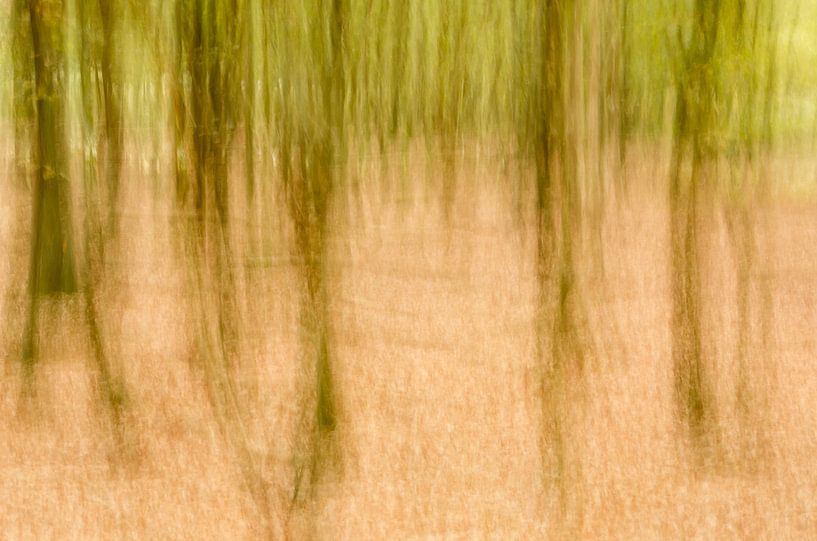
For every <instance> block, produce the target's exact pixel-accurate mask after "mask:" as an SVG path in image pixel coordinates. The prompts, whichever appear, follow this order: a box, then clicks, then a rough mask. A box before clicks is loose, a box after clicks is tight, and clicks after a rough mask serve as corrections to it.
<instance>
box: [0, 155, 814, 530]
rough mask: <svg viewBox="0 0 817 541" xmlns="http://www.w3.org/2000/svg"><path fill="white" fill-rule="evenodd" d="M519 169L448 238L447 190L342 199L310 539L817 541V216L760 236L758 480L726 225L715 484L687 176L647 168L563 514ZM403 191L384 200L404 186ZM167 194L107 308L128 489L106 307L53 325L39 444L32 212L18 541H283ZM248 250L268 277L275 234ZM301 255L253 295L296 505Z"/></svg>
mask: <svg viewBox="0 0 817 541" xmlns="http://www.w3.org/2000/svg"><path fill="white" fill-rule="evenodd" d="M491 161H492V160H491V159H490V158H488V157H483V158H481V159H480V160H477V161H474V160H471V161H468V162H467V163H464V164H461V165H460V166H459V167H458V169H457V171H458V177H459V180H460V181H461V189H460V191H459V197H457V199H456V201H455V203H454V205H453V207H452V212H451V219H450V220H448V221H446V220H445V219H444V217H443V212H442V209H441V205H440V204H439V200H438V198H437V197H436V196H435V195H434V194H429V193H427V192H424V191H422V190H420V189H416V190H414V191H408V192H399V191H395V190H392V191H387V190H383V189H380V188H376V184H375V183H372V184H371V185H367V187H366V188H365V189H364V190H363V191H362V193H363V194H364V195H363V196H362V198H361V199H360V200H359V201H358V202H357V203H356V204H354V205H347V204H345V203H344V202H345V201H352V200H353V198H352V197H351V196H349V195H348V193H347V192H346V191H343V192H341V195H340V196H339V198H338V202H337V203H336V206H337V208H338V217H336V219H335V220H334V222H333V223H334V224H335V226H334V227H333V239H332V248H331V254H332V258H331V259H332V263H331V269H332V272H331V278H330V283H331V287H330V290H331V292H332V298H331V314H332V324H333V330H334V343H335V348H336V349H335V354H336V359H335V369H336V377H337V385H338V390H339V400H340V405H339V409H340V419H339V425H338V430H337V440H336V444H337V449H338V456H339V459H338V463H337V464H335V465H334V467H333V468H332V471H331V472H330V473H329V474H328V475H326V476H325V477H323V478H322V482H321V483H320V484H319V486H318V487H317V488H316V490H315V492H314V494H313V496H312V498H310V499H309V501H308V502H307V503H305V504H303V505H301V506H300V507H298V508H297V509H296V510H295V511H294V512H293V515H292V516H293V517H294V518H293V519H292V520H291V530H290V534H291V536H292V538H294V539H304V538H318V539H544V538H551V537H556V538H602V539H611V538H612V539H656V538H668V539H688V538H709V539H769V538H775V539H809V538H814V537H815V536H817V515H815V512H817V509H816V507H817V462H815V461H814V460H813V457H814V456H815V455H816V454H817V418H815V416H814V411H815V406H817V371H815V367H814V364H813V359H814V355H815V352H817V339H815V338H814V337H815V333H814V332H813V329H814V328H815V325H817V309H815V306H817V288H815V282H814V272H815V269H817V207H815V206H814V205H812V204H808V203H801V204H794V203H793V202H792V201H791V200H787V201H785V202H781V203H779V204H777V205H775V206H772V207H771V208H769V209H766V210H763V211H757V212H756V213H755V215H754V219H755V220H756V223H757V224H759V225H758V229H759V237H758V238H759V246H761V249H760V250H759V251H758V258H757V261H756V264H755V266H754V267H753V268H754V269H755V270H754V273H755V275H756V276H763V277H764V278H765V279H766V283H767V284H768V287H769V291H770V298H771V300H772V304H771V308H772V309H771V320H772V321H773V323H774V325H773V329H772V331H771V333H770V335H769V343H768V344H767V346H766V347H765V349H762V348H761V346H760V345H758V344H756V343H754V342H753V346H752V348H753V349H752V355H751V358H752V359H753V363H754V364H753V365H752V368H751V369H750V371H751V376H752V380H753V385H752V389H753V390H754V391H756V394H757V395H758V396H763V397H764V400H765V401H764V402H763V404H764V406H763V408H758V409H762V411H758V412H756V414H755V417H753V419H754V421H753V423H756V425H757V426H758V427H760V428H759V429H758V430H759V431H761V432H762V435H763V438H764V441H765V442H767V443H766V445H765V446H763V447H762V448H760V451H758V452H755V453H753V454H749V455H743V454H741V453H740V452H739V449H740V442H741V441H742V440H741V436H740V434H741V432H740V427H739V422H740V420H739V419H738V416H737V413H736V406H735V354H734V350H735V340H736V338H735V336H736V330H735V325H736V323H735V309H734V306H735V300H734V291H735V284H734V276H733V275H734V261H733V252H732V248H731V244H730V242H729V238H728V236H727V234H726V232H725V231H726V230H725V228H724V227H723V226H722V224H721V225H718V224H719V222H718V221H717V220H715V221H713V224H715V225H713V228H712V235H711V239H710V243H711V244H710V248H711V251H710V252H709V253H710V254H711V257H710V258H709V264H708V267H707V269H708V270H707V276H709V277H710V278H709V281H708V284H709V285H708V287H707V290H706V291H707V305H706V306H707V318H708V319H707V325H706V329H707V333H708V334H707V336H708V337H709V338H710V340H709V344H710V346H709V349H707V355H708V358H709V359H710V362H711V364H712V366H713V368H714V370H715V372H716V373H717V377H716V378H715V379H716V390H717V400H718V412H719V417H718V419H719V420H718V423H719V424H718V426H719V431H720V433H721V440H722V446H721V450H720V451H719V453H718V454H717V456H716V457H715V458H714V459H713V460H712V461H711V463H710V464H709V465H707V466H705V467H694V463H695V461H694V460H693V458H691V453H690V451H689V449H688V446H687V445H686V443H685V440H684V439H683V438H682V437H681V436H680V432H679V430H678V428H677V425H676V423H675V420H674V416H673V404H672V394H671V388H672V379H671V377H672V367H671V364H670V328H669V322H670V314H669V308H670V302H669V301H670V299H669V275H668V270H669V269H668V257H667V256H668V234H667V223H668V220H667V210H666V204H665V203H666V197H665V195H664V193H663V192H662V191H661V190H660V189H659V188H656V187H655V186H660V182H659V181H655V182H652V181H651V179H652V178H653V177H659V176H661V171H660V169H659V168H657V167H655V166H652V165H649V164H648V162H645V163H647V165H640V166H636V165H634V166H633V170H632V173H631V174H632V175H633V176H634V177H636V178H640V179H642V180H643V182H641V183H640V185H639V186H638V187H637V189H635V190H633V193H631V196H630V198H629V200H627V201H620V202H614V201H611V202H610V204H609V208H608V211H607V213H606V217H605V221H604V224H603V227H602V228H601V230H600V231H601V233H600V235H601V236H600V238H601V239H602V244H603V247H604V248H603V260H604V271H603V272H599V271H597V270H593V269H597V268H598V267H597V266H596V267H594V266H593V265H591V263H590V262H591V261H593V260H594V259H593V257H592V256H591V254H590V253H589V250H588V254H587V256H586V257H585V258H584V259H583V260H582V261H583V263H582V269H583V272H582V284H583V291H584V299H585V303H586V306H587V310H588V314H589V327H590V329H591V331H592V334H593V337H594V344H595V347H594V354H593V355H591V358H590V360H589V363H588V369H587V370H586V372H585V373H584V376H583V378H582V380H581V383H580V384H579V385H578V387H579V389H578V390H577V391H576V392H575V393H574V395H575V396H573V395H571V400H569V403H566V404H564V405H563V411H564V419H565V421H564V426H565V431H566V434H567V438H566V456H567V460H568V464H569V468H570V472H571V474H570V476H569V477H568V478H567V481H565V494H567V498H566V500H565V503H564V505H559V504H557V503H556V502H557V498H556V496H557V494H558V493H559V491H558V490H557V489H556V487H555V484H554V481H553V474H552V472H548V471H546V468H544V467H543V462H542V458H541V456H540V454H541V452H540V448H541V447H540V433H541V432H540V425H541V419H542V414H541V399H540V396H539V391H538V387H537V384H536V382H537V373H538V372H537V365H536V355H535V337H534V325H533V317H534V310H535V305H534V299H535V298H536V291H537V290H536V282H535V280H534V261H533V254H534V250H533V244H532V240H533V239H532V235H531V230H530V228H528V227H525V226H523V225H522V223H521V222H519V221H518V220H517V219H516V218H515V214H514V213H513V212H512V211H513V209H514V205H513V200H512V198H511V197H510V195H509V193H510V190H508V189H507V185H508V183H509V182H511V180H510V179H509V178H508V177H507V176H505V175H504V174H503V172H502V171H501V170H500V169H499V168H498V167H496V166H494V165H491ZM409 170H411V171H419V172H417V173H412V175H415V176H417V177H423V175H428V174H431V175H432V176H434V177H435V178H438V177H439V175H441V174H444V173H443V171H442V170H435V169H434V168H433V167H431V168H429V167H426V166H423V165H418V166H414V165H411V166H410V167H409ZM384 171H385V170H384V169H383V168H380V167H376V166H372V167H371V168H370V169H365V170H363V171H361V174H362V175H364V176H368V177H377V176H380V175H384V174H386V175H389V176H392V177H393V176H394V175H396V174H397V173H396V172H395V171H396V170H395V171H390V172H385V173H384ZM423 171H424V172H423ZM148 184H149V183H141V184H140V183H139V182H132V183H131V185H132V186H134V187H132V188H131V193H130V194H129V195H126V201H125V203H124V204H123V231H124V233H123V235H122V241H121V243H120V247H119V250H118V252H119V253H118V256H117V258H116V260H115V264H114V265H113V268H114V270H111V272H110V273H109V274H108V276H107V277H106V282H105V285H104V287H103V288H102V289H101V291H100V292H99V294H100V298H101V299H102V306H103V309H104V314H105V322H104V330H105V333H106V336H107V337H108V339H109V342H110V343H114V344H116V356H117V358H118V359H121V363H122V365H123V369H122V370H123V374H124V376H125V379H126V381H127V384H128V388H129V390H130V393H131V401H130V402H129V406H128V407H129V414H128V418H127V424H128V427H129V428H128V430H129V434H131V439H132V445H133V446H134V448H135V449H136V453H135V454H136V458H133V459H131V460H128V461H124V462H123V461H122V460H121V459H118V458H117V457H114V456H112V453H113V450H114V446H113V440H112V437H111V431H110V427H109V426H108V424H107V421H106V416H105V412H104V408H103V406H102V405H101V404H100V402H99V400H98V399H97V395H96V393H95V391H94V381H95V375H94V369H93V364H92V362H91V357H90V354H89V347H88V339H87V336H86V335H87V332H86V330H85V326H84V322H83V319H82V317H81V314H82V310H81V307H80V306H79V302H80V301H79V300H78V299H75V298H63V299H52V300H50V301H48V302H47V303H45V304H46V306H45V308H44V311H43V316H42V317H43V321H44V324H43V328H44V330H45V332H44V335H43V337H42V348H43V361H42V364H41V366H40V367H39V368H38V389H39V396H38V401H39V404H40V406H39V408H38V411H37V412H36V413H35V414H34V416H33V418H31V417H29V418H22V417H20V416H19V415H18V414H17V397H18V394H19V378H18V376H17V371H18V369H17V363H16V361H17V355H18V353H17V351H18V349H17V348H18V344H19V336H18V335H19V332H20V329H21V322H22V318H23V314H24V304H23V302H22V301H23V298H24V290H23V289H22V286H23V285H24V284H25V277H26V270H25V266H26V259H25V252H26V249H27V248H26V247H27V240H26V239H27V236H26V235H27V228H26V226H25V222H22V223H23V225H20V220H21V219H23V218H21V216H24V215H25V204H24V198H23V196H22V195H21V192H19V191H16V190H13V189H12V188H9V187H8V185H4V188H3V190H4V192H3V195H2V197H0V200H2V201H0V243H2V245H1V247H0V254H3V255H2V256H0V265H2V266H1V267H0V286H2V291H4V292H5V298H6V301H5V302H4V304H2V305H0V310H2V312H0V313H1V314H2V317H0V321H4V322H6V325H5V327H4V329H3V340H2V343H3V347H2V349H0V351H2V352H3V356H4V359H3V369H2V371H0V442H1V443H0V532H2V534H0V537H4V538H9V539H111V538H123V539H131V538H133V539H229V538H237V539H254V538H258V537H260V536H262V535H264V529H263V526H262V523H263V521H262V520H261V517H260V515H259V509H258V508H257V507H256V506H255V505H254V502H253V500H252V499H251V497H250V496H249V494H248V493H247V491H246V490H244V488H243V482H242V476H241V473H240V471H239V469H238V467H237V466H236V460H235V457H234V455H233V454H232V453H231V450H230V449H229V448H228V447H227V446H226V445H225V444H224V439H223V437H222V435H221V434H220V432H219V429H218V425H217V423H216V422H215V420H214V415H213V412H212V408H211V407H210V405H209V403H208V400H207V395H206V393H205V391H204V385H203V383H202V381H201V371H200V370H198V369H197V368H196V366H195V363H194V362H191V358H192V351H193V345H192V344H193V336H194V333H195V328H196V321H195V319H194V316H192V315H191V314H192V313H193V311H192V310H191V308H190V306H191V296H192V294H191V290H190V288H189V286H188V284H187V282H186V278H185V277H186V274H185V272H184V265H183V263H181V260H180V259H179V256H178V255H177V252H176V251H175V244H174V240H173V239H174V233H173V229H172V228H171V227H170V225H169V224H170V220H169V219H168V216H169V214H168V213H167V212H166V210H165V209H163V208H162V207H161V206H156V205H152V204H149V203H146V204H138V203H136V201H139V200H148V198H147V197H146V196H145V194H147V193H148V190H149V185H148ZM413 184H414V185H421V184H424V183H423V182H422V181H418V182H414V183H413ZM140 190H141V191H140ZM348 208H352V209H354V211H352V212H349V211H348V210H346V209H348ZM21 213H22V214H21ZM285 222H286V221H285V220H284V219H282V218H274V217H273V218H271V219H268V220H267V221H266V222H265V225H264V227H267V228H269V230H270V231H275V232H276V233H275V234H274V236H273V238H276V239H278V238H280V239H286V238H287V235H288V234H287V225H286V223H285ZM237 238H238V239H239V240H241V243H240V244H239V245H240V246H243V247H244V248H243V249H244V250H245V251H247V252H248V253H249V252H250V251H251V250H250V248H249V247H248V246H249V243H250V241H248V240H247V239H250V238H252V235H249V234H244V233H237ZM276 242H277V244H274V245H271V246H269V247H267V249H266V251H263V253H262V255H260V256H259V255H258V254H255V252H253V253H254V254H255V255H253V256H252V257H249V258H248V259H249V260H250V261H251V262H252V264H249V265H247V266H245V267H244V268H242V269H240V272H239V276H240V278H241V279H240V283H241V284H242V287H241V288H240V289H241V290H242V292H243V293H242V300H241V304H242V311H243V314H244V316H243V323H242V329H243V333H242V341H243V346H242V352H243V355H242V358H241V361H240V363H239V366H238V369H237V374H238V380H239V382H240V384H239V389H240V391H239V394H240V397H241V402H242V404H243V408H244V411H245V423H246V426H247V431H248V434H249V441H250V447H251V452H252V453H253V454H254V456H256V457H257V458H258V463H259V464H261V474H260V475H261V476H262V477H263V479H264V482H265V483H266V485H267V486H268V487H270V490H271V491H272V492H273V493H276V491H280V492H282V493H285V492H286V490H288V487H291V484H292V480H291V473H292V467H291V461H292V454H293V441H294V438H295V435H296V433H297V430H298V426H299V419H300V415H301V411H302V408H303V407H304V404H305V403H306V401H308V399H309V382H310V381H311V380H310V379H309V377H308V376H307V375H305V374H307V373H308V371H305V370H304V363H305V362H306V361H305V359H303V358H302V355H301V354H300V353H299V351H300V345H299V344H300V331H299V308H298V306H299V292H300V290H301V286H300V282H299V280H298V275H297V273H296V269H295V267H294V266H293V264H292V260H293V258H292V250H291V247H290V245H289V244H288V242H287V241H285V240H281V241H280V242H278V241H276ZM588 244H589V243H588ZM595 261H598V259H597V258H596V259H595ZM305 397H306V398H305ZM545 445H547V442H545ZM747 456H748V457H749V458H747Z"/></svg>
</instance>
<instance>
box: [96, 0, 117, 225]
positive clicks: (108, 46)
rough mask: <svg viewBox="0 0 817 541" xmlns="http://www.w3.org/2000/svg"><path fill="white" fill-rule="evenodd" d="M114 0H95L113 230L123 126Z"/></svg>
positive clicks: (106, 161)
mask: <svg viewBox="0 0 817 541" xmlns="http://www.w3.org/2000/svg"><path fill="white" fill-rule="evenodd" d="M117 9H118V0H99V17H100V21H101V23H102V59H101V60H102V61H101V62H100V73H101V78H102V99H103V105H104V111H105V132H104V139H105V178H106V184H107V189H108V213H109V215H108V217H107V219H108V225H109V226H110V227H111V230H112V232H113V234H114V235H116V233H117V219H116V210H117V206H118V204H119V184H120V182H119V181H120V176H121V171H122V149H123V126H122V106H121V104H120V96H119V95H118V94H119V92H120V89H121V87H122V85H121V84H120V82H119V77H118V74H117V66H116V59H115V52H116V45H117V43H116V41H115V39H116V38H115V24H116V14H117Z"/></svg>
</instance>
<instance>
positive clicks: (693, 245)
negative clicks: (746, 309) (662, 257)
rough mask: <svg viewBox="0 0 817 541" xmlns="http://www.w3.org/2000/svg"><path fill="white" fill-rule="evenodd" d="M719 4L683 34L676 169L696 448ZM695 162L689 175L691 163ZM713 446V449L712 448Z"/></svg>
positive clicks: (682, 375) (682, 319) (705, 385)
mask: <svg viewBox="0 0 817 541" xmlns="http://www.w3.org/2000/svg"><path fill="white" fill-rule="evenodd" d="M720 6H721V3H720V2H719V1H717V0H696V2H695V5H694V13H693V19H692V20H693V22H692V31H691V37H690V39H689V41H688V43H686V44H685V43H684V42H683V39H682V38H681V33H680V30H679V33H678V44H677V45H678V47H679V48H680V51H681V58H680V60H679V63H678V64H677V67H676V74H675V79H676V99H677V103H676V109H675V121H674V134H673V139H674V141H673V151H672V152H673V155H672V160H671V168H670V195H669V198H670V200H669V203H670V250H671V256H670V257H671V284H672V359H673V374H674V376H673V377H674V382H675V384H674V385H675V400H676V404H677V408H678V413H679V415H680V417H681V419H682V420H683V422H684V424H685V426H686V428H687V430H688V434H689V436H690V437H691V438H692V441H693V444H694V445H695V446H696V447H697V448H703V447H705V446H706V442H707V441H708V440H707V438H709V437H712V436H714V434H713V430H714V423H715V408H714V395H713V389H712V377H711V375H710V374H708V370H709V367H708V366H707V364H706V363H705V360H704V358H703V346H702V340H703V336H702V323H701V316H702V313H701V312H702V289H701V272H702V265H701V263H702V259H701V254H700V251H701V239H700V237H701V236H702V235H703V234H705V228H704V226H705V220H704V219H703V218H704V216H703V215H704V213H705V210H702V209H701V202H702V201H704V200H705V199H706V194H707V193H708V191H709V188H710V185H711V182H713V181H714V180H713V174H714V170H713V169H714V167H715V159H716V157H717V155H716V148H715V143H714V140H713V139H714V133H713V132H714V121H715V105H716V103H715V96H716V92H717V88H716V82H715V79H714V78H715V76H716V67H715V65H714V59H713V56H714V52H715V45H716V43H717V39H718V30H719V26H720V20H719V17H720ZM687 161H688V162H689V165H688V172H687V167H685V163H686V162H687ZM710 443H711V441H710Z"/></svg>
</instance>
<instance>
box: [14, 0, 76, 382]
mask: <svg viewBox="0 0 817 541" xmlns="http://www.w3.org/2000/svg"><path fill="white" fill-rule="evenodd" d="M28 13H29V24H30V28H31V44H32V52H33V57H34V62H33V78H34V90H35V94H36V108H35V112H36V115H35V119H36V127H35V129H36V133H37V137H36V143H37V144H36V148H35V151H34V160H35V171H36V174H35V177H34V182H33V185H32V190H31V192H32V234H31V237H32V238H31V263H30V278H29V280H30V282H29V296H30V305H29V317H28V323H27V329H26V332H25V336H24V342H23V362H24V365H25V367H26V372H27V373H28V374H30V373H31V371H32V369H33V365H34V363H35V362H36V359H37V346H36V341H37V308H38V306H37V304H38V302H37V301H38V297H39V296H40V295H43V294H49V293H70V292H73V291H75V290H76V287H77V283H76V274H75V270H74V245H73V235H72V221H71V200H70V191H69V190H70V186H69V182H68V177H67V174H68V163H67V158H66V149H65V133H64V128H65V127H64V104H63V95H64V88H63V78H64V74H63V52H62V46H63V43H62V20H63V5H62V2H61V1H60V0H29V1H28ZM29 80H30V79H29Z"/></svg>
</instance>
